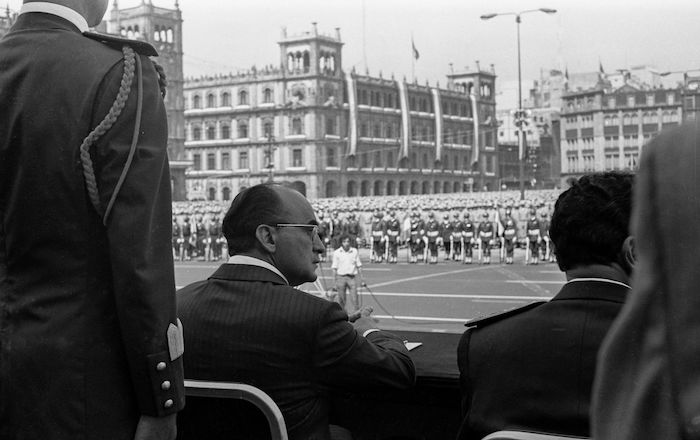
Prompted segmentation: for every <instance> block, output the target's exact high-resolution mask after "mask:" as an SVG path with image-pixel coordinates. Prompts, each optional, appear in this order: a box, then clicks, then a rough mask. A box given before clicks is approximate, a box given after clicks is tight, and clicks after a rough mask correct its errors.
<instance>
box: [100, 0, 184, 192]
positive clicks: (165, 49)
mask: <svg viewBox="0 0 700 440" xmlns="http://www.w3.org/2000/svg"><path fill="white" fill-rule="evenodd" d="M174 6H175V7H174V9H167V8H162V7H158V6H154V5H153V3H152V1H151V0H141V4H140V5H138V6H135V7H132V8H125V9H120V8H119V5H118V1H117V0H114V3H113V7H112V10H111V12H110V15H109V21H108V23H107V32H109V33H111V34H115V35H120V36H122V37H125V38H132V39H137V40H143V41H146V42H148V43H150V44H151V45H153V46H154V47H155V48H156V50H157V51H158V54H159V56H158V58H157V60H156V61H157V62H158V64H160V65H161V66H162V67H163V69H164V71H165V75H166V76H167V79H168V93H167V95H166V97H165V108H166V111H167V115H168V157H169V159H170V178H171V179H172V184H173V185H172V189H173V200H185V199H186V195H185V169H186V168H187V166H189V165H190V163H189V162H186V161H184V160H183V159H184V157H185V105H184V98H183V85H184V74H183V62H182V12H181V11H180V5H179V2H178V0H175V5H174Z"/></svg>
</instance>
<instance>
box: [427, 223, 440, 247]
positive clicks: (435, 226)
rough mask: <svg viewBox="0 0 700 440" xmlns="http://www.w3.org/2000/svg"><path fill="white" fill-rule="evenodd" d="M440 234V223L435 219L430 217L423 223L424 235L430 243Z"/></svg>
mask: <svg viewBox="0 0 700 440" xmlns="http://www.w3.org/2000/svg"><path fill="white" fill-rule="evenodd" d="M439 235H440V224H439V223H438V222H437V220H435V219H430V220H428V222H427V223H426V224H425V236H426V237H428V241H429V242H430V243H434V242H435V241H436V240H437V238H438V236H439Z"/></svg>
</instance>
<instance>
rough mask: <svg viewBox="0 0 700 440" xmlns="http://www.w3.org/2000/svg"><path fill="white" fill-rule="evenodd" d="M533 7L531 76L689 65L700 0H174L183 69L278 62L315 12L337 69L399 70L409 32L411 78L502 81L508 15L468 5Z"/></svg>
mask: <svg viewBox="0 0 700 440" xmlns="http://www.w3.org/2000/svg"><path fill="white" fill-rule="evenodd" d="M6 1H7V2H8V4H9V6H10V8H11V9H14V10H18V9H19V7H20V5H21V0H6ZM112 1H113V0H110V3H111V2H112ZM140 2H141V0H120V1H119V4H120V6H121V7H129V6H135V5H137V4H139V3H140ZM153 2H154V4H155V5H156V6H162V7H168V8H170V7H173V6H174V4H175V0H153ZM0 4H2V0H0ZM540 7H548V8H555V9H557V11H558V12H557V13H556V14H554V15H548V14H544V13H541V12H535V13H528V14H526V15H523V17H522V24H521V39H522V46H521V50H522V68H523V78H524V79H527V78H530V79H535V78H536V77H538V76H539V72H540V69H544V70H545V71H546V70H549V69H551V68H559V69H565V68H568V70H569V72H570V73H573V72H587V71H595V70H597V69H598V64H599V61H600V63H602V65H603V67H604V69H605V70H606V71H607V72H611V71H615V70H616V69H622V68H626V67H631V66H637V65H652V66H654V67H656V68H657V69H658V70H659V71H675V70H690V69H695V68H700V49H698V48H697V42H699V41H700V26H698V20H699V19H700V1H699V0H664V1H655V2H651V1H648V0H634V1H633V0H583V1H582V0H488V1H485V0H484V1H475V0H459V1H458V0H429V1H412V0H180V8H181V9H182V13H183V19H184V52H185V75H186V76H198V75H202V74H207V73H224V72H229V71H236V70H239V69H247V68H249V67H251V66H253V65H257V66H263V65H266V64H278V63H279V59H280V58H279V49H278V46H277V42H278V41H279V39H280V35H281V28H282V27H287V29H288V33H289V34H298V33H302V32H305V31H309V30H311V22H314V21H315V22H318V29H319V32H321V33H330V34H332V33H334V32H335V31H334V29H335V28H336V27H339V28H340V32H341V37H342V40H343V42H344V43H345V46H344V49H343V68H344V69H348V68H351V67H353V66H354V67H355V68H356V69H357V70H358V71H361V72H364V71H365V68H366V67H367V68H369V71H370V74H372V75H377V74H378V73H379V71H380V70H381V71H382V72H383V74H384V77H388V76H390V74H391V73H394V74H395V75H396V77H397V78H400V77H402V76H404V75H405V76H406V77H407V78H410V77H411V69H412V67H411V63H412V61H411V60H412V58H411V35H413V39H414V41H415V45H416V48H417V49H418V51H419V53H420V58H419V59H418V60H417V61H415V75H416V77H417V78H418V81H419V82H420V83H425V81H426V80H429V82H430V83H431V84H435V82H436V81H439V82H440V84H442V85H444V84H445V75H446V74H447V73H448V71H449V64H450V63H453V65H454V69H455V70H456V71H460V70H463V68H464V66H471V67H473V66H474V65H475V64H474V63H475V61H476V60H478V61H479V62H480V64H481V66H482V67H487V66H488V65H490V64H494V65H495V69H496V74H497V75H498V79H497V82H498V81H501V82H502V83H507V82H511V83H512V82H513V81H514V80H515V79H517V49H516V24H515V19H514V17H513V16H503V17H496V18H493V19H491V20H488V21H483V20H480V19H479V16H480V15H482V14H486V13H491V12H499V13H500V12H518V11H522V10H527V9H537V8H540ZM110 8H111V5H110Z"/></svg>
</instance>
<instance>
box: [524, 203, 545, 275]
mask: <svg viewBox="0 0 700 440" xmlns="http://www.w3.org/2000/svg"><path fill="white" fill-rule="evenodd" d="M541 242H542V226H541V225H540V221H539V220H538V219H537V212H536V211H535V208H531V209H530V219H529V220H528V221H527V249H526V251H527V253H526V254H525V264H537V263H538V261H539V248H540V243H541Z"/></svg>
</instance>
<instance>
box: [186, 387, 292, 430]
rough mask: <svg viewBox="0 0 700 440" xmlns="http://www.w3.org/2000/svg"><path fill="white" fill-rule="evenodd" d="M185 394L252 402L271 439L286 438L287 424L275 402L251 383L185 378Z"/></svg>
mask: <svg viewBox="0 0 700 440" xmlns="http://www.w3.org/2000/svg"><path fill="white" fill-rule="evenodd" d="M185 395H187V396H194V397H211V398H217V399H239V400H245V401H247V402H250V403H252V404H253V405H255V406H256V407H257V408H259V409H260V411H262V413H263V414H264V415H265V418H266V419H267V422H268V424H269V425H270V437H271V439H272V440H287V425H286V424H285V423H284V416H282V412H281V411H280V409H279V407H278V406H277V404H276V403H275V402H274V400H272V398H271V397H270V396H268V395H267V393H265V392H264V391H262V390H261V389H259V388H256V387H254V386H252V385H246V384H243V383H235V382H212V381H205V380H185Z"/></svg>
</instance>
